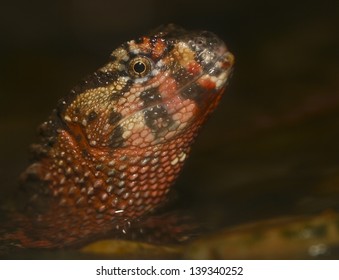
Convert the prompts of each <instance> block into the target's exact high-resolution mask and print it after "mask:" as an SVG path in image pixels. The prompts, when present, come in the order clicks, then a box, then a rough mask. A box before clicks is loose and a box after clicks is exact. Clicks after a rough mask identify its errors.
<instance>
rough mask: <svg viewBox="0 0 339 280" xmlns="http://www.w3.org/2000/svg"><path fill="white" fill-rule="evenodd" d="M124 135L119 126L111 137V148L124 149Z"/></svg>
mask: <svg viewBox="0 0 339 280" xmlns="http://www.w3.org/2000/svg"><path fill="white" fill-rule="evenodd" d="M123 133H124V130H123V128H122V127H121V126H120V125H119V126H117V127H116V128H114V129H113V132H112V135H111V137H110V141H109V146H110V147H111V148H118V147H122V146H123V144H124V138H123V137H122V134H123Z"/></svg>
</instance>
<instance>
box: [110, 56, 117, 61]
mask: <svg viewBox="0 0 339 280" xmlns="http://www.w3.org/2000/svg"><path fill="white" fill-rule="evenodd" d="M109 60H110V61H111V62H114V61H116V60H117V57H116V56H115V55H114V54H111V55H110V57H109Z"/></svg>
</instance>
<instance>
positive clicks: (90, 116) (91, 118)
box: [87, 111, 98, 122]
mask: <svg viewBox="0 0 339 280" xmlns="http://www.w3.org/2000/svg"><path fill="white" fill-rule="evenodd" d="M97 117H98V114H97V113H96V112H95V111H91V112H90V113H89V114H88V116H87V121H88V122H92V121H94V120H95V119H96V118H97Z"/></svg>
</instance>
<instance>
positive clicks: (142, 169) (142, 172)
mask: <svg viewBox="0 0 339 280" xmlns="http://www.w3.org/2000/svg"><path fill="white" fill-rule="evenodd" d="M149 169H150V166H149V165H146V166H143V167H141V168H140V169H139V172H140V173H141V174H145V173H146V172H147V171H148V170H149ZM146 175H147V176H148V174H146Z"/></svg>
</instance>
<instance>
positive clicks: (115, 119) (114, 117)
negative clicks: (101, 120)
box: [108, 111, 122, 125]
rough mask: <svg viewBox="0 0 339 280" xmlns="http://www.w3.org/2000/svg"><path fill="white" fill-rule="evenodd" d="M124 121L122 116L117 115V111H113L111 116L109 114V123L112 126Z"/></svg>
mask: <svg viewBox="0 0 339 280" xmlns="http://www.w3.org/2000/svg"><path fill="white" fill-rule="evenodd" d="M121 119H122V116H121V114H120V113H117V112H115V111H112V112H111V113H110V114H109V117H108V123H109V124H111V125H115V124H116V123H117V122H118V121H120V120H121Z"/></svg>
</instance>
